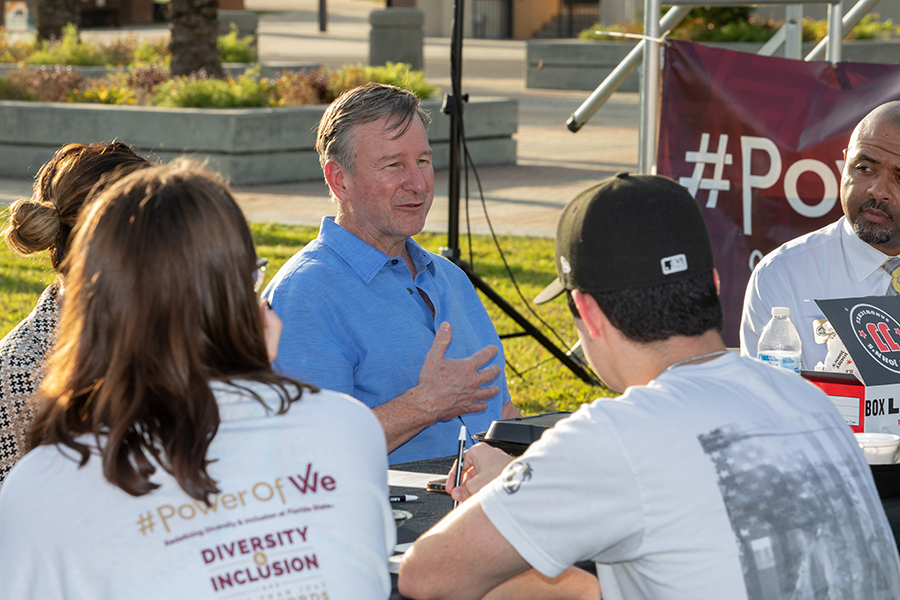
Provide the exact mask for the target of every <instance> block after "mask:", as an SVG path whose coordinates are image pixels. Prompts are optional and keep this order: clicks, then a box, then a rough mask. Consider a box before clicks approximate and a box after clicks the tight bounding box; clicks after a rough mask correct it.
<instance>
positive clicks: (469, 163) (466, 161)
mask: <svg viewBox="0 0 900 600" xmlns="http://www.w3.org/2000/svg"><path fill="white" fill-rule="evenodd" d="M459 131H460V138H461V139H462V147H463V160H464V164H465V165H466V179H465V181H466V227H467V235H468V241H469V255H470V261H469V264H470V266H471V268H472V271H473V272H474V270H475V269H474V265H473V263H472V261H471V255H472V231H471V226H470V224H469V220H468V215H469V168H471V169H472V174H473V175H474V176H475V182H476V184H477V186H478V194H479V196H480V197H481V206H482V210H483V212H484V218H485V220H486V221H487V225H488V230H489V231H490V232H491V239H493V241H494V246H495V247H496V248H497V252H498V253H499V254H500V260H502V261H503V267H504V269H505V270H506V273H507V275H508V276H509V280H510V281H511V282H512V284H513V287H514V288H515V290H516V294H518V296H519V298H521V299H522V302H524V303H525V307H526V308H527V309H528V311H529V312H530V313H531V314H532V315H534V317H535V318H536V319H537V320H538V321H539V322H540V323H541V324H542V325H543V326H544V327H545V328H547V329H548V330H549V331H550V332H551V333H552V334H553V336H554V337H555V338H556V339H557V340H558V341H559V343H560V344H562V346H563V348H568V347H569V345H568V342H566V341H565V340H563V339H562V336H560V334H559V332H557V331H556V330H555V329H554V328H553V327H551V326H550V325H549V324H548V323H547V322H546V321H544V319H542V318H541V316H540V315H539V314H537V312H535V310H534V308H532V306H531V303H530V302H529V301H528V300H527V299H526V298H525V295H524V294H523V293H522V290H521V289H519V283H518V282H517V281H516V276H515V275H514V274H513V272H512V269H511V268H510V266H509V263H508V262H507V261H506V254H505V253H504V252H503V248H502V247H501V246H500V240H498V239H497V234H496V232H495V231H494V225H493V223H491V217H490V215H489V214H488V209H487V202H486V201H485V199H484V188H483V187H482V185H481V177H480V176H479V175H478V168H477V167H476V166H475V162H474V161H473V160H472V156H471V155H470V154H469V147H468V145H467V144H466V134H465V125H464V122H463V120H462V119H460V126H459ZM569 356H570V357H571V358H572V359H573V360H574V361H575V362H577V363H579V364H581V365H582V366H584V367H588V368H589V365H588V364H587V361H583V360H581V359H580V358H579V357H578V356H576V355H574V354H570V355H569ZM507 364H508V363H507ZM539 364H540V363H539ZM531 368H534V367H531ZM527 370H530V369H526V371H527Z"/></svg>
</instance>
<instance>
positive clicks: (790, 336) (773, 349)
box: [756, 306, 800, 373]
mask: <svg viewBox="0 0 900 600" xmlns="http://www.w3.org/2000/svg"><path fill="white" fill-rule="evenodd" d="M756 355H757V358H759V360H761V361H763V362H767V363H770V364H773V365H776V366H779V367H782V368H784V369H788V370H789V371H794V372H795V373H799V372H800V336H799V335H798V334H797V330H796V329H794V324H793V323H791V309H790V308H787V307H786V306H773V307H772V318H771V319H770V320H769V322H768V323H766V326H765V328H764V329H763V330H762V335H760V336H759V344H757V346H756Z"/></svg>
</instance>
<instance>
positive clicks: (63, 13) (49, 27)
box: [36, 0, 79, 41]
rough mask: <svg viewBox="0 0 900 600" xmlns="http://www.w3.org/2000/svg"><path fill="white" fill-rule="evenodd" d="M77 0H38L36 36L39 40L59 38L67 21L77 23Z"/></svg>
mask: <svg viewBox="0 0 900 600" xmlns="http://www.w3.org/2000/svg"><path fill="white" fill-rule="evenodd" d="M78 2H79V0H38V2H37V17H36V26H37V38H38V40H40V41H44V40H50V39H53V38H56V39H59V38H61V37H62V28H63V27H64V26H65V25H66V24H68V23H75V24H76V25H77V24H78Z"/></svg>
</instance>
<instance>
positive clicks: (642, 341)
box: [400, 173, 900, 600]
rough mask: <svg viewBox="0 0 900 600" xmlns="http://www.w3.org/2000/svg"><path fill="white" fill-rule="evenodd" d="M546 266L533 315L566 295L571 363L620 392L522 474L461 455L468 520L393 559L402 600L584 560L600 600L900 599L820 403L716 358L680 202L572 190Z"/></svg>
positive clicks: (531, 459)
mask: <svg viewBox="0 0 900 600" xmlns="http://www.w3.org/2000/svg"><path fill="white" fill-rule="evenodd" d="M556 263H557V271H558V275H559V277H558V278H557V279H556V280H555V281H554V282H553V283H551V284H550V285H549V286H548V287H547V288H546V289H545V290H544V291H543V292H542V293H541V294H540V295H539V296H538V298H537V299H536V302H546V301H548V300H550V299H552V298H555V297H556V296H559V295H561V294H563V293H565V294H566V296H567V298H568V300H569V304H570V307H571V308H572V312H573V315H574V316H575V324H576V327H577V329H578V334H579V337H580V339H581V342H582V347H583V348H584V352H585V355H586V356H587V358H588V360H589V361H590V362H591V364H592V365H593V367H594V369H595V370H596V371H597V373H598V374H599V375H600V377H601V378H602V379H603V380H604V381H605V382H606V384H607V385H608V386H609V387H610V389H613V390H616V391H621V392H623V394H622V396H621V397H619V398H616V399H607V398H601V399H599V400H596V401H595V402H593V403H592V404H590V405H586V406H583V407H582V408H581V409H580V410H579V411H578V412H576V413H575V414H574V415H572V417H570V418H569V419H566V420H564V421H561V422H560V423H558V424H557V426H556V427H555V428H554V429H552V430H550V431H548V432H547V433H545V434H544V436H543V437H542V438H541V439H540V441H539V442H536V443H535V444H533V445H532V446H531V448H529V450H528V451H527V452H526V453H525V454H524V455H523V456H521V457H519V458H518V459H516V460H512V461H511V459H510V458H509V457H506V456H505V455H502V453H500V452H499V451H497V450H495V449H493V448H490V447H488V446H486V445H484V444H481V445H479V446H476V447H474V448H472V449H471V450H470V451H469V452H468V453H466V457H465V461H464V465H463V467H464V469H465V478H464V481H465V483H464V485H462V486H460V487H459V488H456V489H454V490H453V491H452V493H453V495H454V497H455V498H458V499H460V500H464V502H463V504H462V505H461V506H460V508H459V509H458V510H456V511H454V512H453V513H451V514H450V515H449V516H448V517H447V518H446V519H444V520H443V521H442V522H441V523H440V524H438V525H437V526H436V527H435V528H434V529H433V530H431V531H430V532H428V533H427V534H425V535H424V536H423V537H422V538H420V539H419V541H417V542H416V544H415V546H414V547H413V548H412V550H410V551H409V552H408V553H407V556H406V558H405V560H404V562H403V565H402V567H401V571H400V590H401V592H402V593H403V594H404V595H406V596H409V597H411V598H443V597H452V598H481V597H482V596H483V595H484V594H485V593H487V592H488V591H489V590H495V593H499V592H501V591H502V590H503V587H504V586H508V585H514V584H515V583H516V582H517V580H520V579H521V578H523V577H524V578H530V579H533V580H538V579H540V576H538V575H536V574H534V572H533V571H530V572H529V571H528V569H529V567H533V568H534V569H536V570H537V571H538V572H539V573H540V574H542V575H543V576H547V577H554V576H556V575H558V574H560V573H563V572H564V571H565V570H566V569H567V568H568V567H569V566H570V565H573V564H575V563H577V562H579V561H594V562H595V563H596V565H597V574H598V578H599V581H600V587H601V588H602V590H603V598H604V600H616V599H618V598H629V599H631V598H654V599H657V600H667V599H676V598H677V599H683V600H688V599H689V600H704V599H709V600H722V599H724V598H727V599H729V600H731V599H740V598H752V599H757V598H767V599H775V598H778V599H780V598H789V597H790V598H795V597H804V598H806V597H810V598H813V597H815V598H819V597H827V598H866V599H869V600H871V599H876V598H877V599H885V600H886V599H888V598H891V599H896V598H900V559H898V554H897V546H896V544H895V543H894V540H893V537H892V535H891V532H890V528H889V525H888V523H887V519H886V518H885V515H884V510H883V508H882V506H881V503H880V501H879V499H878V494H877V492H876V490H875V486H874V483H873V481H872V476H871V472H870V469H869V467H868V465H866V463H865V460H864V459H863V455H862V453H861V452H860V451H859V449H858V447H857V445H856V442H855V439H854V438H853V435H852V434H851V432H850V429H849V428H848V427H847V425H846V424H845V423H844V421H843V419H842V418H841V417H840V415H839V414H838V412H837V410H836V409H835V408H834V406H833V405H832V404H831V401H830V400H829V399H828V398H827V397H826V396H825V395H824V394H822V393H821V392H820V391H819V390H818V389H817V388H815V387H813V386H812V385H811V384H809V383H807V382H806V381H804V380H803V379H801V378H800V377H797V376H796V375H794V374H792V373H789V372H787V371H784V370H781V369H777V368H773V367H770V366H768V365H765V364H762V363H760V362H757V361H755V360H752V359H747V358H742V357H740V356H738V355H737V354H736V353H729V352H727V351H726V349H725V346H724V344H723V343H722V339H721V337H720V333H719V332H720V330H721V328H722V311H721V306H720V304H719V300H718V295H717V290H716V287H717V286H716V279H717V275H716V272H715V270H714V268H713V258H712V250H711V248H710V242H709V237H708V235H707V232H706V228H705V225H704V223H703V219H702V216H701V214H700V210H699V208H698V207H697V204H696V203H695V202H694V200H693V199H692V198H691V196H690V194H689V193H688V192H687V191H686V190H685V189H684V188H682V187H681V186H679V185H678V184H676V183H675V182H673V181H671V180H669V179H666V178H663V177H655V176H639V175H627V174H624V173H623V174H619V175H617V176H616V177H613V178H610V179H607V180H605V181H603V182H601V183H600V184H599V185H596V186H594V187H591V188H589V189H587V190H585V191H584V192H582V193H581V194H579V195H578V196H577V197H576V198H575V199H574V200H572V201H571V202H570V203H569V204H568V205H567V206H566V208H565V210H564V212H563V215H562V217H561V218H560V222H559V227H558V230H557V240H556ZM510 461H511V462H510ZM501 470H502V472H501ZM498 474H499V475H500V476H499V477H496V475H498ZM520 574H522V575H520ZM565 584H566V581H565V580H564V581H563V582H562V584H561V585H559V586H556V587H557V588H559V587H564V586H565ZM498 586H499V587H498ZM548 587H550V588H552V587H553V586H548ZM495 588H496V589H495ZM558 591H560V590H558ZM548 597H550V596H549V595H548Z"/></svg>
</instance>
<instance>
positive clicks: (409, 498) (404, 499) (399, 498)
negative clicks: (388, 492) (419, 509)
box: [388, 494, 419, 502]
mask: <svg viewBox="0 0 900 600" xmlns="http://www.w3.org/2000/svg"><path fill="white" fill-rule="evenodd" d="M418 499H419V497H418V496H411V495H409V494H401V495H400V496H391V497H390V498H388V500H389V501H390V502H412V501H413V500H418Z"/></svg>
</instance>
